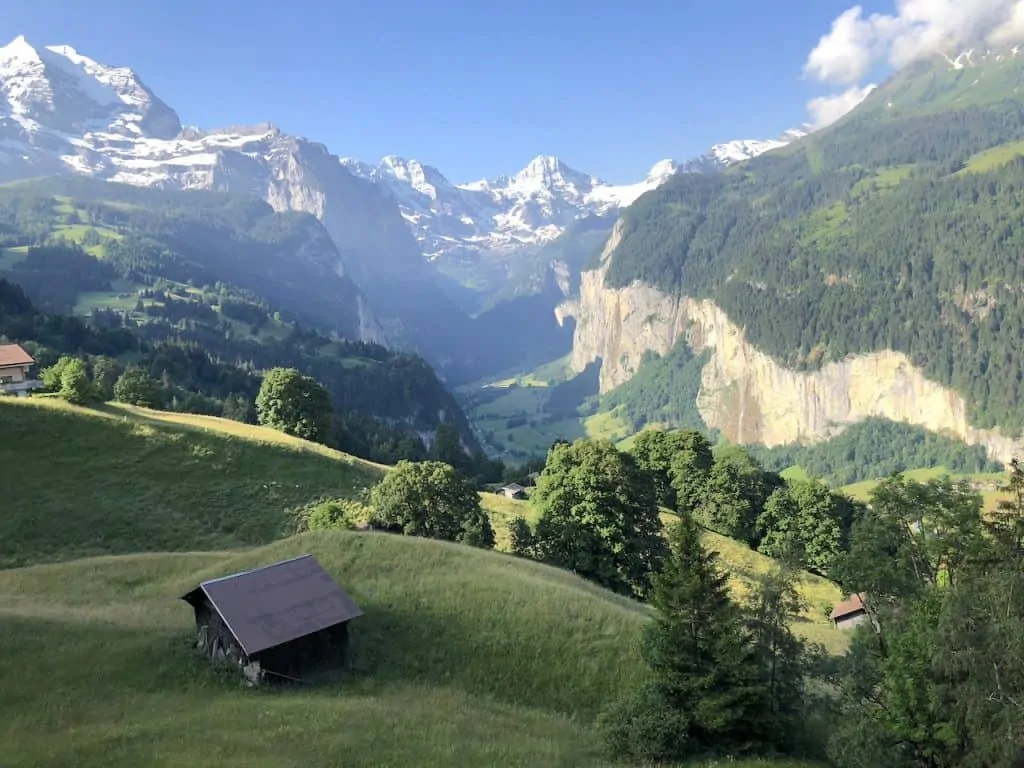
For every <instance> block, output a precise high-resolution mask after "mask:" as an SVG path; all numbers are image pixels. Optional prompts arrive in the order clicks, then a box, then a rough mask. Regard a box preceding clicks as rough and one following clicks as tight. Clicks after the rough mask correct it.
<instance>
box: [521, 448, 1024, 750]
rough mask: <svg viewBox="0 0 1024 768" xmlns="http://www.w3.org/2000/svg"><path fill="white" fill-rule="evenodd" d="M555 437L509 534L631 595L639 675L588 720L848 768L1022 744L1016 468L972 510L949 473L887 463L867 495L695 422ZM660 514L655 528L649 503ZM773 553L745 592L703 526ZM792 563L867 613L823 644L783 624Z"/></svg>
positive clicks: (652, 738)
mask: <svg viewBox="0 0 1024 768" xmlns="http://www.w3.org/2000/svg"><path fill="white" fill-rule="evenodd" d="M641 437H643V438H644V439H643V440H638V443H637V445H635V446H634V448H633V449H632V451H631V453H624V452H621V451H618V450H616V449H615V447H614V446H613V445H612V444H611V443H608V442H605V441H587V440H580V441H577V442H576V443H574V444H572V445H570V444H567V443H560V444H556V445H555V446H553V447H552V449H551V451H550V452H549V454H548V458H547V462H546V464H545V467H544V469H543V471H542V473H541V476H540V479H539V481H538V484H537V488H536V490H535V491H534V494H533V496H532V501H533V503H534V505H535V507H536V512H537V513H538V514H539V519H538V521H537V523H536V526H535V527H532V528H531V526H529V525H528V524H527V523H526V521H525V519H523V518H521V517H520V518H518V519H516V520H515V521H514V522H513V524H512V526H511V534H512V546H513V549H514V550H515V551H516V552H517V553H519V554H520V555H522V556H527V557H533V558H536V559H539V560H542V561H544V562H548V563H551V564H553V565H556V566H560V567H563V568H566V569H568V570H572V571H574V572H575V573H578V574H580V575H581V576H584V577H585V578H588V579H591V580H593V581H595V582H597V583H599V584H601V585H603V586H606V587H608V588H611V589H614V590H616V591H619V592H622V593H624V594H630V595H633V596H635V597H638V598H640V599H643V600H646V601H647V602H648V603H649V604H650V605H651V606H652V607H653V608H654V609H655V611H656V618H655V621H654V622H652V623H651V624H650V625H648V626H647V627H646V629H645V636H644V642H643V644H642V646H641V650H642V653H643V657H644V660H645V661H646V663H647V665H648V667H649V669H650V676H649V679H648V681H647V682H646V683H644V684H642V685H641V686H640V687H639V688H637V689H636V690H634V691H627V692H625V693H624V695H623V698H622V699H621V700H619V701H616V702H611V703H610V705H609V707H608V709H607V711H606V712H605V713H604V715H603V716H602V718H601V723H600V724H601V728H602V731H603V733H604V736H605V740H606V744H607V746H608V748H609V751H610V752H611V754H612V755H613V756H614V757H619V758H626V759H630V760H633V761H637V762H644V763H645V764H646V763H648V762H664V761H670V762H675V761H685V760H687V759H693V758H712V757H737V756H743V755H751V754H761V755H769V756H778V755H780V754H786V755H791V756H799V757H808V758H817V759H822V758H828V759H829V761H830V762H831V763H832V764H834V765H837V766H841V767H847V766H848V767H849V768H869V767H870V768H874V766H895V767H896V768H941V767H942V766H952V765H957V766H961V765H964V766H978V768H981V767H982V766H993V765H1007V766H1009V765H1018V764H1020V761H1022V760H1024V748H1022V746H1021V745H1022V744H1024V717H1022V713H1021V709H1020V706H1019V705H1018V702H1019V701H1021V697H1022V696H1024V661H1022V657H1021V655H1020V653H1019V649H1020V643H1019V637H1020V636H1021V633H1022V631H1024V597H1022V596H1021V595H1022V593H1021V589H1022V588H1024V471H1022V469H1021V467H1020V466H1019V465H1017V464H1016V462H1014V465H1013V471H1012V474H1011V482H1010V486H1009V488H1010V489H1011V491H1012V500H1011V501H1007V502H1004V503H1003V504H1001V506H1000V510H999V511H998V512H997V513H996V515H994V516H993V517H992V518H991V520H990V521H987V522H983V516H982V498H981V496H980V494H979V493H977V492H976V491H974V490H972V489H971V487H970V485H969V484H968V483H967V482H965V481H962V482H958V483H954V482H952V481H951V480H950V479H949V478H948V477H943V478H939V479H935V480H931V481H929V482H927V483H917V482H914V481H909V480H906V479H904V478H902V477H900V476H892V477H889V478H887V479H886V480H885V481H883V482H882V483H880V484H879V486H878V487H876V488H875V489H874V491H873V492H872V495H871V500H870V504H868V505H864V504H859V503H856V502H853V501H851V500H850V499H848V498H846V497H845V496H842V495H840V494H836V493H834V492H832V491H830V490H829V489H828V488H827V487H825V486H824V485H822V484H820V483H818V482H815V481H788V482H787V481H783V480H782V478H780V477H778V476H777V475H775V474H774V473H771V472H767V471H765V470H764V469H763V468H761V467H760V465H759V464H758V463H757V462H756V461H755V460H754V459H753V458H752V457H751V456H750V455H749V454H747V453H746V452H744V451H742V450H740V449H736V448H731V447H727V448H724V449H719V450H718V451H715V452H713V451H712V450H711V446H710V442H709V441H708V440H707V438H706V437H705V436H703V435H701V434H700V433H698V432H693V431H688V432H678V433H670V434H665V433H660V432H650V433H645V434H644V435H642V436H641ZM659 503H660V504H661V505H665V506H669V507H672V508H674V509H676V510H677V514H678V522H672V523H668V524H667V528H665V529H664V530H663V526H662V523H661V521H660V520H659V514H658V508H659ZM702 527H703V528H710V529H712V530H716V531H719V532H721V533H724V534H726V535H729V536H732V537H733V538H737V539H739V540H741V541H745V542H747V543H749V544H751V546H755V547H757V548H758V549H759V550H760V551H762V552H764V553H766V554H769V555H771V556H772V557H775V558H776V559H777V561H778V565H777V567H776V568H775V570H773V571H772V572H769V573H767V574H764V575H763V576H761V577H759V578H757V579H755V583H754V584H753V586H752V589H750V590H749V591H748V592H747V595H746V597H744V598H742V599H738V598H737V597H736V596H735V595H734V594H733V593H732V592H731V590H730V589H729V586H728V576H729V574H728V573H727V572H726V571H725V570H723V569H722V567H721V565H720V564H719V562H718V561H717V558H716V556H715V554H714V553H713V552H710V551H709V550H708V549H706V548H705V547H704V546H703V543H702V537H701V528H702ZM796 566H803V567H807V568H810V569H811V570H816V571H818V572H821V573H825V574H827V575H828V576H829V578H831V579H833V580H835V581H837V582H838V583H839V584H840V586H841V587H842V589H843V592H844V594H846V595H852V594H857V595H859V596H860V597H861V600H862V604H863V606H864V610H865V611H866V616H867V621H865V622H864V623H863V624H862V625H861V626H860V627H859V628H858V629H856V630H853V631H852V635H851V636H852V644H851V647H850V649H849V651H848V652H847V653H846V655H845V656H843V657H841V658H840V659H838V660H837V659H832V658H830V657H828V655H827V654H826V653H825V651H824V649H823V648H822V647H820V646H815V645H813V644H810V643H808V642H806V641H804V640H802V639H800V638H799V637H797V636H796V635H794V634H793V632H792V626H793V625H794V623H795V622H798V621H801V620H803V619H802V617H803V616H804V615H806V613H807V612H808V611H809V610H820V609H821V606H810V605H807V604H806V603H805V601H804V600H803V599H802V598H801V596H800V593H799V591H798V590H797V578H798V577H797V573H796V571H795V570H794V567H796Z"/></svg>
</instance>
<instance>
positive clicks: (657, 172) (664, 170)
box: [647, 158, 679, 184]
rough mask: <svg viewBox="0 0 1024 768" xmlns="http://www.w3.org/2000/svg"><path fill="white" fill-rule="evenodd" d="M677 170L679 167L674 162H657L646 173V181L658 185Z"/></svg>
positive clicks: (669, 160)
mask: <svg viewBox="0 0 1024 768" xmlns="http://www.w3.org/2000/svg"><path fill="white" fill-rule="evenodd" d="M678 170H679V166H678V165H677V164H676V161H675V160H672V159H671V158H666V159H665V160H659V161H658V162H656V163H655V164H654V165H652V166H651V170H650V171H649V172H648V173H647V181H648V182H653V183H656V184H660V183H662V182H663V181H665V180H666V179H668V178H669V177H670V176H672V175H673V174H674V173H675V172H676V171H678Z"/></svg>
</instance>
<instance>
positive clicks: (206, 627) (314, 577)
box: [182, 555, 363, 684]
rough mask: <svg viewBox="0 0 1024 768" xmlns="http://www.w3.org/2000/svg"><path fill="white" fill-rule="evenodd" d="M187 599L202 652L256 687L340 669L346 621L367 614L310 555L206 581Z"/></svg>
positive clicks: (344, 643)
mask: <svg viewBox="0 0 1024 768" xmlns="http://www.w3.org/2000/svg"><path fill="white" fill-rule="evenodd" d="M182 600H184V601H186V602H187V603H188V604H189V605H191V606H192V607H193V609H194V610H195V617H196V646H197V647H198V648H201V649H202V650H203V651H204V652H205V653H206V654H207V655H209V656H210V657H211V658H212V659H213V660H215V661H228V662H232V663H234V664H237V665H238V666H239V667H240V668H241V669H242V672H243V673H244V675H245V677H246V678H247V679H248V680H249V681H250V683H252V684H257V683H259V682H261V681H262V680H263V679H264V676H265V675H270V676H272V677H276V678H280V679H292V680H300V681H301V680H303V676H304V675H308V674H310V673H313V672H319V671H323V670H327V669H332V668H338V667H340V666H342V665H343V664H344V662H345V656H346V652H347V649H348V622H350V621H351V620H352V619H355V618H358V617H359V616H362V615H363V612H362V610H360V608H359V606H357V605H356V604H355V603H354V602H352V599H351V598H350V597H349V596H348V595H346V594H345V592H344V591H343V590H342V589H341V587H339V586H338V585H337V583H335V581H334V579H332V578H331V576H330V574H328V573H327V571H325V570H324V569H323V567H322V566H321V565H320V563H318V562H317V561H316V559H315V558H314V557H313V556H312V555H302V556H301V557H296V558H293V559H291V560H283V561H282V562H279V563H274V564H273V565H268V566H265V567H263V568H257V569H255V570H252V571H242V572H241V573H235V574H232V575H230V576H224V577H222V578H219V579H211V580H209V581H204V582H202V583H201V584H200V585H199V586H198V587H196V588H195V589H193V590H192V591H191V592H189V593H188V594H186V595H184V596H183V597H182Z"/></svg>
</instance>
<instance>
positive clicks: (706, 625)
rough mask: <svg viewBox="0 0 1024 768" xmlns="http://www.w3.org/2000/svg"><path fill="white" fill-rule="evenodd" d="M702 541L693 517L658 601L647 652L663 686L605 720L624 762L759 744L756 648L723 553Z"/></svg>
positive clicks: (675, 533) (655, 593)
mask: <svg viewBox="0 0 1024 768" xmlns="http://www.w3.org/2000/svg"><path fill="white" fill-rule="evenodd" d="M700 536H701V529H700V526H698V525H697V523H696V522H695V521H694V520H693V518H692V517H691V516H690V515H683V516H682V518H681V519H680V521H679V523H677V524H676V526H675V527H674V528H673V529H672V531H671V532H670V534H669V547H670V552H671V554H670V556H669V557H668V558H667V559H666V561H665V563H664V566H663V568H662V570H661V572H660V573H659V574H658V575H657V576H656V577H655V579H654V583H653V586H652V590H651V595H650V603H651V605H653V606H654V607H655V608H656V609H657V611H658V615H657V617H656V618H655V620H654V621H653V622H652V623H651V624H649V625H648V627H647V630H646V632H645V636H644V645H643V655H644V659H645V661H646V662H647V665H648V666H649V667H650V669H651V671H652V672H653V676H654V682H653V683H651V684H650V685H648V686H646V687H645V688H643V689H641V691H639V693H637V694H634V695H633V696H632V697H631V698H629V699H627V700H625V701H624V702H621V703H620V704H619V705H618V706H617V707H616V708H615V709H613V710H612V711H611V712H609V713H608V714H607V715H606V716H605V718H604V719H603V724H604V727H605V733H606V737H607V739H608V742H609V745H610V746H611V748H612V750H613V751H614V752H616V753H617V756H620V757H630V758H634V759H636V758H639V759H644V760H681V759H684V758H686V757H688V756H692V755H695V754H700V753H704V752H712V751H724V752H729V753H740V752H746V751H749V750H751V749H753V748H756V747H758V746H759V743H758V742H759V740H760V738H759V734H758V733H757V732H756V731H755V730H752V728H751V725H750V723H756V722H757V721H758V713H759V712H761V711H762V710H763V709H764V708H765V706H766V704H767V699H766V692H765V688H764V686H763V684H762V681H761V679H760V678H761V675H760V672H759V669H758V666H757V658H756V654H755V649H754V646H753V644H752V642H751V636H750V634H749V632H748V631H747V628H746V626H745V622H744V616H743V613H742V611H741V610H740V609H739V607H738V606H737V605H736V604H735V603H734V602H733V600H732V599H731V597H730V595H729V586H728V576H727V574H725V573H724V572H722V571H721V570H720V569H719V567H718V556H717V553H715V552H709V551H707V550H706V549H704V547H703V546H702V545H701V541H700Z"/></svg>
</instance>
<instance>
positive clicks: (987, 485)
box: [840, 467, 1010, 512]
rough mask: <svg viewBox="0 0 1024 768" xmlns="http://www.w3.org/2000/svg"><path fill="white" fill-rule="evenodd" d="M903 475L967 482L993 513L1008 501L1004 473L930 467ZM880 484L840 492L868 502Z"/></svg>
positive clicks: (869, 483) (921, 480) (863, 484)
mask: <svg viewBox="0 0 1024 768" xmlns="http://www.w3.org/2000/svg"><path fill="white" fill-rule="evenodd" d="M903 475H904V476H905V477H907V478H909V479H911V480H915V481H917V482H919V483H924V482H927V481H928V480H931V479H933V478H936V477H940V476H942V475H949V476H950V477H951V478H952V479H953V480H967V481H968V482H970V483H971V485H972V486H974V487H975V488H976V489H977V490H979V491H980V492H981V497H982V499H983V500H984V502H985V511H986V512H991V511H993V510H994V509H995V508H996V507H997V506H998V504H999V502H1000V501H1009V500H1010V494H1009V493H1007V492H1006V491H1003V490H1001V489H1002V487H1003V486H1005V485H1006V484H1007V483H1008V482H1009V473H1006V472H977V473H973V474H959V473H957V472H952V471H950V470H949V469H948V468H946V467H932V468H928V469H912V470H909V471H907V472H904V473H903ZM879 482H881V481H879V480H865V481H863V482H860V483H853V484H851V485H847V486H844V487H843V488H841V489H840V490H841V491H842V492H843V493H845V494H847V495H848V496H850V497H852V498H854V499H857V500H859V501H868V500H869V499H870V497H871V491H872V490H874V488H875V486H877V485H878V483H879Z"/></svg>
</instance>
